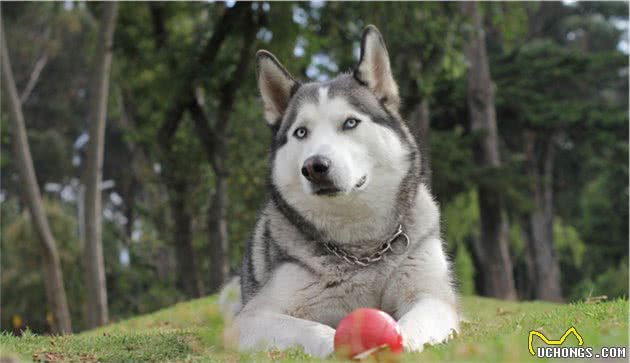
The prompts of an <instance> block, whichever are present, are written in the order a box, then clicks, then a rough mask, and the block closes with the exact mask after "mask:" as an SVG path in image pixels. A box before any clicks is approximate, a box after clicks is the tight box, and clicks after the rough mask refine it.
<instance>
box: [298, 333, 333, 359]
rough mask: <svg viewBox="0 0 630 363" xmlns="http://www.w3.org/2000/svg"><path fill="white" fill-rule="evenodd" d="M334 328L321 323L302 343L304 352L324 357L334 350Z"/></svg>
mask: <svg viewBox="0 0 630 363" xmlns="http://www.w3.org/2000/svg"><path fill="white" fill-rule="evenodd" d="M334 340H335V329H333V328H331V327H329V326H326V325H322V326H319V327H317V329H316V330H315V331H314V332H313V334H310V335H309V336H308V337H307V338H306V341H305V342H304V343H303V344H302V345H303V348H304V353H306V354H308V355H312V356H314V357H318V358H326V357H328V356H329V355H331V354H332V353H333V351H334V348H335V344H334Z"/></svg>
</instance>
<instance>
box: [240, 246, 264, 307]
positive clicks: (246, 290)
mask: <svg viewBox="0 0 630 363" xmlns="http://www.w3.org/2000/svg"><path fill="white" fill-rule="evenodd" d="M252 244H253V240H249V241H248V242H247V243H246V244H245V251H244V253H243V260H242V261H241V300H242V302H243V305H245V304H246V303H247V302H248V301H249V300H250V299H251V298H252V296H254V295H255V294H256V293H257V292H258V290H259V288H260V284H259V282H258V280H256V276H254V266H253V263H252Z"/></svg>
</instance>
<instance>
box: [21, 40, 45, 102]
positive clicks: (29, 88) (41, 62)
mask: <svg viewBox="0 0 630 363" xmlns="http://www.w3.org/2000/svg"><path fill="white" fill-rule="evenodd" d="M47 63H48V52H46V51H44V54H42V56H41V57H40V58H39V59H38V60H37V62H36V63H35V66H34V67H33V71H32V72H31V76H30V77H29V79H28V83H27V84H26V87H24V90H23V91H22V93H21V94H20V103H21V104H25V103H26V101H27V100H28V98H29V97H30V96H31V93H32V92H33V89H35V85H37V81H39V76H40V74H41V73H42V70H43V69H44V67H45V66H46V64H47Z"/></svg>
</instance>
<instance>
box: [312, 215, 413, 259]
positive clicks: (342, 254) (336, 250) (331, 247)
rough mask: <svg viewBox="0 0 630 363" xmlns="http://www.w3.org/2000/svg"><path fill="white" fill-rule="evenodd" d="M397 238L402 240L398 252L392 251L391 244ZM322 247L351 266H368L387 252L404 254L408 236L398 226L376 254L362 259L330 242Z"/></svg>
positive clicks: (400, 225)
mask: <svg viewBox="0 0 630 363" xmlns="http://www.w3.org/2000/svg"><path fill="white" fill-rule="evenodd" d="M398 237H403V238H404V245H403V249H402V250H400V251H394V249H393V248H392V244H393V243H394V242H396V240H398ZM324 247H326V249H327V250H328V252H330V253H332V254H333V255H335V256H337V257H339V258H341V259H342V260H344V261H346V262H347V263H349V264H351V265H359V266H368V265H371V264H373V263H375V262H378V261H380V260H382V259H383V257H384V256H385V254H386V253H387V252H390V251H391V252H392V253H393V254H395V255H399V254H402V253H403V252H405V250H406V249H407V247H409V236H407V234H406V233H405V232H404V231H403V227H402V224H399V225H398V229H397V230H396V232H395V233H394V235H393V236H392V238H390V239H389V240H388V241H387V242H385V243H383V244H382V245H381V247H380V248H379V249H378V250H377V251H376V252H374V253H372V254H371V255H369V256H364V257H357V256H354V255H352V254H350V253H348V252H347V251H345V250H344V249H342V248H341V247H339V246H337V245H335V244H333V243H331V242H326V243H324Z"/></svg>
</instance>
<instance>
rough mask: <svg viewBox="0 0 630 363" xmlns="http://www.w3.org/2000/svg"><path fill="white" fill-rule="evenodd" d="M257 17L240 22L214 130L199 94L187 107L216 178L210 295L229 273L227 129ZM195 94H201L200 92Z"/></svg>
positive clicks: (211, 218) (250, 13) (211, 214)
mask: <svg viewBox="0 0 630 363" xmlns="http://www.w3.org/2000/svg"><path fill="white" fill-rule="evenodd" d="M254 15H255V14H254V12H253V11H252V9H251V8H250V9H248V10H247V11H246V12H245V13H244V14H243V18H242V22H241V34H243V40H242V45H241V49H240V52H239V58H238V59H239V60H238V63H237V65H236V69H235V70H234V72H233V73H232V75H231V77H230V79H229V80H228V81H227V82H226V83H225V84H223V85H222V86H221V89H220V96H219V107H218V111H217V114H216V121H215V122H214V123H213V126H214V127H211V125H210V122H209V119H208V116H207V112H205V111H204V109H203V97H202V95H201V94H200V92H195V91H193V90H191V95H192V97H191V98H192V100H191V101H192V102H190V104H189V106H188V108H189V110H190V113H191V116H192V119H193V121H194V123H195V127H196V128H197V135H198V136H199V138H200V140H201V142H202V144H203V146H204V148H205V150H206V156H207V158H208V161H209V162H210V164H211V165H212V169H213V170H214V176H215V189H214V193H213V194H212V195H211V202H210V209H209V210H208V238H209V244H208V246H209V255H210V276H209V277H210V279H209V282H210V285H209V291H210V292H215V291H217V290H218V289H219V288H220V287H221V285H222V284H223V283H224V282H225V280H226V277H227V276H228V274H229V258H228V255H229V253H228V240H229V239H228V229H227V221H226V214H227V206H228V196H227V192H228V190H227V178H228V173H227V170H226V167H225V162H226V160H227V157H228V153H227V146H226V143H227V138H228V134H227V127H228V123H229V119H230V115H231V113H232V110H233V108H234V101H235V99H236V92H237V90H238V87H239V86H240V85H241V84H242V82H243V78H244V76H245V74H247V68H248V67H249V62H250V60H251V59H252V58H253V55H252V53H253V46H254V45H255V43H256V42H255V40H256V38H255V36H256V28H257V26H256V24H255V21H254V17H255V16H254ZM196 91H199V89H197V90H196Z"/></svg>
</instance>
